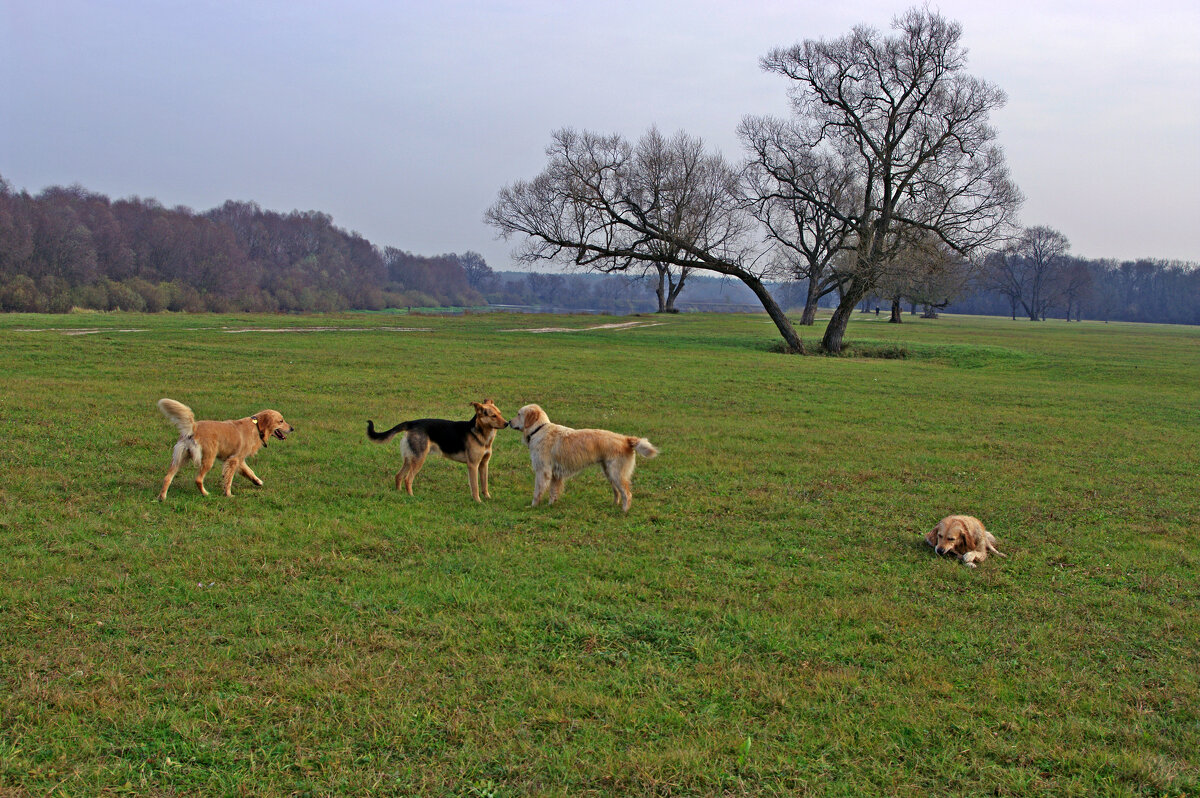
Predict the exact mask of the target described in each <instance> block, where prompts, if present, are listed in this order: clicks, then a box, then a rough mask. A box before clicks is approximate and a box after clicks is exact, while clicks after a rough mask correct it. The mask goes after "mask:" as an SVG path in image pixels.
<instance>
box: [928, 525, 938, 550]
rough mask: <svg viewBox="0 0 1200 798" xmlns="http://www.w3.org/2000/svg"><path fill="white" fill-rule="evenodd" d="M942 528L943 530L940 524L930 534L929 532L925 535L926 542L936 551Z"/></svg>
mask: <svg viewBox="0 0 1200 798" xmlns="http://www.w3.org/2000/svg"><path fill="white" fill-rule="evenodd" d="M941 528H942V525H941V524H938V525H937V526H935V527H934V528H933V529H931V530H929V532H927V533H926V534H925V542H926V543H927V544H929V545H930V546H932V547H933V548H935V549H936V548H937V538H938V530H939V529H941Z"/></svg>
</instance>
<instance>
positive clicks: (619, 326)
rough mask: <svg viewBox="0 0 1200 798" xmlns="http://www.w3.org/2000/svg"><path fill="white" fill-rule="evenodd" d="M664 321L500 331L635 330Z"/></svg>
mask: <svg viewBox="0 0 1200 798" xmlns="http://www.w3.org/2000/svg"><path fill="white" fill-rule="evenodd" d="M664 323H665V322H661V321H653V322H649V321H626V322H622V323H621V324H597V325H595V326H592V327H531V328H521V329H514V330H501V331H500V332H527V333H553V332H586V331H587V330H635V329H639V328H642V327H658V326H659V325H660V324H664Z"/></svg>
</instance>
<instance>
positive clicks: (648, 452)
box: [629, 435, 658, 459]
mask: <svg viewBox="0 0 1200 798" xmlns="http://www.w3.org/2000/svg"><path fill="white" fill-rule="evenodd" d="M629 448H630V449H633V450H634V451H635V452H637V453H638V454H640V455H641V456H642V457H645V458H646V459H650V458H651V457H658V448H657V447H655V445H654V444H653V443H651V442H650V441H648V440H646V439H645V438H635V437H633V436H632V435H631V436H629Z"/></svg>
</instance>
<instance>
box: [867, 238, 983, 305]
mask: <svg viewBox="0 0 1200 798" xmlns="http://www.w3.org/2000/svg"><path fill="white" fill-rule="evenodd" d="M970 274H971V266H970V263H969V262H968V261H967V260H966V259H964V258H963V257H962V256H960V255H959V254H957V253H956V252H954V251H953V250H951V249H950V248H949V247H947V246H946V245H945V244H943V243H942V242H941V240H940V239H938V238H936V237H934V236H931V235H925V236H922V237H918V238H917V239H916V240H914V241H912V242H910V243H909V244H908V245H907V246H905V247H903V248H902V249H900V250H899V251H898V252H897V253H896V255H895V257H894V258H893V260H892V261H890V262H889V263H887V264H885V267H884V268H883V269H882V271H881V274H880V278H879V281H878V283H877V285H876V289H875V292H876V293H877V294H878V295H879V296H880V297H882V298H884V299H887V300H889V301H890V303H891V316H890V317H889V318H888V322H889V323H891V324H900V323H901V322H903V320H904V317H903V314H902V313H901V302H902V301H904V300H908V301H909V302H911V303H912V304H913V305H914V307H915V306H916V305H921V306H922V307H923V308H924V315H925V317H926V318H937V311H938V310H941V309H942V308H944V307H946V306H947V305H949V304H950V302H951V301H953V300H954V299H955V298H956V297H957V296H959V295H961V294H962V293H963V292H964V291H965V290H966V287H967V282H968V278H969V276H970Z"/></svg>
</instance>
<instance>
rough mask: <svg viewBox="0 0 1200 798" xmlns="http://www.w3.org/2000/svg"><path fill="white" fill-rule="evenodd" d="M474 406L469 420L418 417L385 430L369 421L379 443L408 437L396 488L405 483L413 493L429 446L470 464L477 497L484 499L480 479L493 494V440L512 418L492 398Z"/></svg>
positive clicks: (369, 429) (370, 431)
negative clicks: (490, 482) (490, 463)
mask: <svg viewBox="0 0 1200 798" xmlns="http://www.w3.org/2000/svg"><path fill="white" fill-rule="evenodd" d="M471 406H472V407H474V408H475V417H474V418H471V419H468V420H466V421H447V420H446V419H443V418H418V419H416V420H415V421H405V422H402V423H400V424H397V425H396V426H394V427H392V428H391V429H389V430H387V431H385V432H376V431H375V423H374V422H372V421H368V422H367V437H368V438H370V439H371V440H373V441H378V442H379V443H386V442H387V441H390V440H391V439H392V438H394V437H395V436H396V435H398V434H400V433H404V440H403V441H402V442H401V444H400V449H401V451H402V452H403V453H404V465H403V466H402V467H401V468H400V471H399V473H397V474H396V490H400V485H401V484H403V485H404V487H405V488H406V489H407V490H408V495H409V496H411V495H412V492H413V490H412V484H413V480H414V479H416V477H417V472H418V471H420V470H421V466H422V465H424V463H425V456H426V455H428V454H429V450H430V449H435V450H437V451H440V452H441V453H442V456H443V457H445V458H447V459H449V460H454V461H455V462H459V463H466V464H467V479H468V480H470V483H471V496H472V498H474V499H475V501H477V502H478V501H483V499H480V498H479V487H480V482H482V483H483V495H484V496H485V497H486V498H488V499H490V498H492V495H491V494H490V493H488V460H491V459H492V441H493V440H495V438H496V430H501V429H504V428H505V427H506V426H508V422H507V421H505V420H504V416H502V415H500V410H499V409H498V408H497V407H496V405H494V404H492V400H491V399H484V400H483V401H482V402H471Z"/></svg>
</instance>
